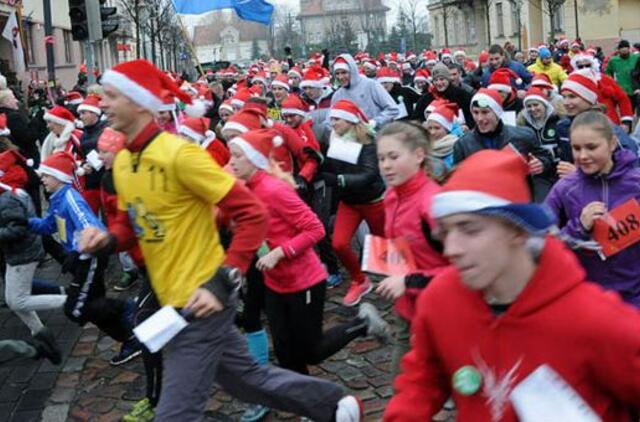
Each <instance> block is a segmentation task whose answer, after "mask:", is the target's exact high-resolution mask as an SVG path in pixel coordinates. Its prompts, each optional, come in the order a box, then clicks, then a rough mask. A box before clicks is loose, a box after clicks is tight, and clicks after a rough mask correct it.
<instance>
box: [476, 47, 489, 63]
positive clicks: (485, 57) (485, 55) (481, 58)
mask: <svg viewBox="0 0 640 422" xmlns="http://www.w3.org/2000/svg"><path fill="white" fill-rule="evenodd" d="M487 61H489V52H488V51H484V50H483V51H481V52H480V54H479V55H478V63H486V62H487Z"/></svg>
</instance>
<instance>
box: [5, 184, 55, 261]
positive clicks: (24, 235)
mask: <svg viewBox="0 0 640 422" xmlns="http://www.w3.org/2000/svg"><path fill="white" fill-rule="evenodd" d="M35 216H36V213H35V210H34V207H33V202H31V198H29V195H27V194H26V193H25V192H23V191H18V193H12V192H3V193H2V194H0V249H2V252H3V253H4V257H5V260H6V261H7V264H9V265H24V264H28V263H30V262H37V261H39V260H41V259H42V258H43V257H44V249H43V248H42V241H41V239H40V236H38V235H36V234H35V233H32V232H31V231H30V230H29V223H28V219H29V217H35Z"/></svg>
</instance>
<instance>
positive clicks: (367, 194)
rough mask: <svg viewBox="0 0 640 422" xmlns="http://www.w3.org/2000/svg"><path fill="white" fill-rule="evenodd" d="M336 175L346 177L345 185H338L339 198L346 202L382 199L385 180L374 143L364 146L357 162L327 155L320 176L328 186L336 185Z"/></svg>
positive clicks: (365, 202)
mask: <svg viewBox="0 0 640 422" xmlns="http://www.w3.org/2000/svg"><path fill="white" fill-rule="evenodd" d="M335 176H338V177H340V176H342V178H344V187H343V186H340V187H338V199H339V200H340V201H343V202H344V203H346V204H352V205H360V204H367V203H370V202H374V201H375V200H376V199H381V198H382V195H383V194H384V191H385V186H384V181H383V180H382V176H380V171H379V170H378V156H377V153H376V146H375V144H373V143H371V144H368V145H363V146H362V150H361V151H360V156H359V157H358V162H357V164H351V163H347V162H346V161H341V160H336V159H333V158H328V157H327V158H326V159H325V161H324V163H323V165H322V169H321V172H320V174H319V177H320V178H323V179H324V180H325V183H326V184H327V185H328V186H336V177H335Z"/></svg>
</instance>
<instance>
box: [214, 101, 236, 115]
mask: <svg viewBox="0 0 640 422" xmlns="http://www.w3.org/2000/svg"><path fill="white" fill-rule="evenodd" d="M222 110H227V111H228V112H229V113H231V114H233V113H234V112H235V110H234V109H233V105H231V100H224V101H223V102H222V104H220V107H218V112H220V111H222Z"/></svg>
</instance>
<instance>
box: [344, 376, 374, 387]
mask: <svg viewBox="0 0 640 422" xmlns="http://www.w3.org/2000/svg"><path fill="white" fill-rule="evenodd" d="M345 384H346V385H347V387H349V388H350V389H352V390H364V389H366V388H367V387H369V383H368V382H367V379H366V378H364V377H362V376H360V377H358V378H356V379H351V380H348V381H345Z"/></svg>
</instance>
